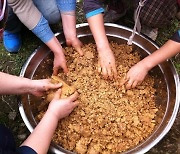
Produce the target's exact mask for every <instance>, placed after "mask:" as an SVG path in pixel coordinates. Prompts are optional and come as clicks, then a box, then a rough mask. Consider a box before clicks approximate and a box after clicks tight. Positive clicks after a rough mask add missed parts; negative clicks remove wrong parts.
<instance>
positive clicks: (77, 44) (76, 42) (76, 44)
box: [66, 37, 83, 56]
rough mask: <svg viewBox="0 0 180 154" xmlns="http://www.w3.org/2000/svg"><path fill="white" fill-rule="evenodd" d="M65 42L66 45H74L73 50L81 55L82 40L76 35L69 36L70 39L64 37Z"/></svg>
mask: <svg viewBox="0 0 180 154" xmlns="http://www.w3.org/2000/svg"><path fill="white" fill-rule="evenodd" d="M66 44H67V46H72V47H74V48H75V50H76V51H77V52H79V54H80V56H83V51H82V49H81V47H82V45H83V44H82V42H81V41H80V40H79V39H78V38H77V37H75V38H71V39H66Z"/></svg>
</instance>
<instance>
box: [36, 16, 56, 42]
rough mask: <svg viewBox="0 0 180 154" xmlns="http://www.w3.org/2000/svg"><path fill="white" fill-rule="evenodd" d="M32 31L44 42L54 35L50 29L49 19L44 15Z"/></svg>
mask: <svg viewBox="0 0 180 154" xmlns="http://www.w3.org/2000/svg"><path fill="white" fill-rule="evenodd" d="M32 32H33V33H34V34H35V35H36V36H37V37H38V38H40V39H41V41H43V42H44V43H46V42H48V41H49V40H51V39H52V38H53V37H54V33H53V32H52V30H51V29H50V27H49V24H48V21H47V20H46V19H45V18H44V17H43V16H41V19H40V21H39V23H38V24H37V25H36V27H34V28H33V29H32Z"/></svg>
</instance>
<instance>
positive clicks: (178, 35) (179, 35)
mask: <svg viewBox="0 0 180 154" xmlns="http://www.w3.org/2000/svg"><path fill="white" fill-rule="evenodd" d="M171 40H173V41H175V42H179V43H180V30H178V31H176V32H175V34H174V35H173V36H172V37H171Z"/></svg>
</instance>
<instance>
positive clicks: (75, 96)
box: [68, 92, 79, 102]
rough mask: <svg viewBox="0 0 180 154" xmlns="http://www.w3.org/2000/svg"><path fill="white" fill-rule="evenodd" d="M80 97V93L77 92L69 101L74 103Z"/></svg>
mask: <svg viewBox="0 0 180 154" xmlns="http://www.w3.org/2000/svg"><path fill="white" fill-rule="evenodd" d="M78 95H79V94H78V92H75V93H74V94H72V95H71V96H69V97H68V99H69V100H70V101H72V102H73V101H75V100H77V98H78Z"/></svg>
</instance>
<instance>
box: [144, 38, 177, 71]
mask: <svg viewBox="0 0 180 154" xmlns="http://www.w3.org/2000/svg"><path fill="white" fill-rule="evenodd" d="M179 52H180V43H178V42H175V41H172V40H169V41H167V42H166V43H165V44H164V45H163V46H162V47H161V48H160V49H158V50H156V51H155V52H154V53H152V54H151V55H149V56H147V57H146V58H144V59H143V60H142V61H141V63H142V65H144V66H145V67H147V69H148V70H150V69H152V68H153V67H154V66H156V65H158V64H159V63H161V62H163V61H165V60H166V59H169V58H171V57H173V56H175V55H176V54H177V53H179Z"/></svg>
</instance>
